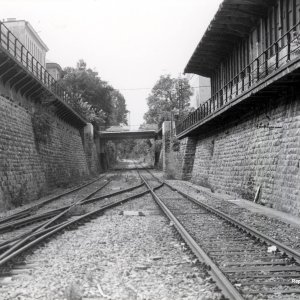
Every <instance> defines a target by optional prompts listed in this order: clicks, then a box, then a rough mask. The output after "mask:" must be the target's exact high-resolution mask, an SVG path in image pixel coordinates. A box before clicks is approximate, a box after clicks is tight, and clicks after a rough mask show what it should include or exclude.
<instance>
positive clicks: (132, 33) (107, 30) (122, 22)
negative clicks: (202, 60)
mask: <svg viewBox="0 0 300 300" xmlns="http://www.w3.org/2000/svg"><path fill="white" fill-rule="evenodd" d="M221 2H222V1H221V0H0V5H1V10H0V19H1V20H2V19H6V18H17V19H25V20H27V21H29V22H30V23H31V25H32V26H33V27H34V29H35V30H36V31H37V32H38V33H39V35H40V36H41V38H42V40H43V41H44V42H45V43H46V45H47V46H48V47H49V49H50V50H49V52H48V53H47V59H48V60H50V61H54V62H57V63H59V64H60V65H61V66H62V67H63V68H64V67H66V66H73V67H75V66H76V62H77V61H78V60H79V59H84V60H85V61H86V62H87V65H88V67H90V68H92V69H94V70H96V71H97V72H99V76H100V77H101V79H103V80H106V81H108V82H109V83H110V84H111V85H112V86H113V87H114V88H116V89H119V90H120V92H121V93H122V94H123V95H124V96H125V99H126V103H127V108H128V110H130V112H131V114H130V115H131V118H130V119H131V120H130V122H131V125H137V124H140V123H142V122H143V115H144V113H145V112H146V111H147V103H146V98H147V96H148V94H149V93H150V90H151V88H152V87H153V85H154V84H155V82H156V81H157V80H158V79H159V76H160V75H162V74H171V75H172V76H178V75H179V74H180V73H182V72H183V69H184V67H185V66H186V64H187V62H188V60H189V59H190V57H191V55H192V53H193V51H194V49H195V48H196V46H197V44H198V42H199V41H200V39H201V37H202V35H203V33H204V32H205V30H206V28H207V26H208V25H209V23H210V21H211V19H212V18H213V16H214V14H215V13H216V11H217V9H218V6H219V5H220V3H221ZM140 88H149V89H140ZM127 89H139V90H127Z"/></svg>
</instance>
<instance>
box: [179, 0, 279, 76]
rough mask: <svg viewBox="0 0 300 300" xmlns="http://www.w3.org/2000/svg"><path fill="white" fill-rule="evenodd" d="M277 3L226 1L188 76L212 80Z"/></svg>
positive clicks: (203, 41)
mask: <svg viewBox="0 0 300 300" xmlns="http://www.w3.org/2000/svg"><path fill="white" fill-rule="evenodd" d="M275 2H276V1H275V0H224V1H223V2H222V3H221V5H220V6H219V9H218V11H217V13H216V14H215V16H214V18H213V19H212V21H211V22H210V24H209V26H208V28H207V29H206V31H205V33H204V35H203V37H202V39H201V41H200V42H199V44H198V46H197V47H196V49H195V51H194V53H193V55H192V57H191V58H190V60H189V62H188V64H187V66H186V67H185V69H184V73H194V74H198V75H201V76H206V77H211V75H212V74H213V72H214V70H215V69H216V67H217V66H218V65H219V64H220V62H221V61H222V60H223V59H224V58H225V57H226V56H228V55H229V54H230V53H231V51H232V49H233V48H234V46H235V45H236V43H237V42H239V41H240V40H241V39H243V38H246V37H247V36H248V34H249V33H250V31H251V29H252V28H253V27H254V26H255V25H256V24H257V22H258V21H259V19H260V18H261V17H264V16H265V15H266V14H267V12H268V9H269V7H270V6H271V5H274V4H275Z"/></svg>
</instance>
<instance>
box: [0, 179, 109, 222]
mask: <svg viewBox="0 0 300 300" xmlns="http://www.w3.org/2000/svg"><path fill="white" fill-rule="evenodd" d="M105 176H106V175H101V176H98V177H97V178H96V179H92V180H90V181H88V182H87V183H84V184H81V185H79V186H76V187H75V188H72V189H71V190H68V191H66V192H63V193H61V194H59V195H56V196H53V197H51V198H50V199H47V200H45V201H43V202H41V203H38V204H34V205H33V206H31V207H29V208H26V209H24V210H22V211H20V212H17V213H15V214H12V215H10V216H7V217H4V218H1V219H0V224H2V223H5V222H7V221H10V220H12V219H14V218H20V217H22V215H23V214H24V215H25V214H27V215H30V213H31V211H32V210H35V209H37V208H40V207H42V206H44V205H45V204H48V203H50V202H52V201H54V200H57V199H59V198H61V197H63V196H65V195H68V194H71V193H73V192H75V191H78V190H80V189H82V188H84V187H86V186H88V185H91V184H92V183H94V182H96V181H97V180H100V179H102V178H103V177H105Z"/></svg>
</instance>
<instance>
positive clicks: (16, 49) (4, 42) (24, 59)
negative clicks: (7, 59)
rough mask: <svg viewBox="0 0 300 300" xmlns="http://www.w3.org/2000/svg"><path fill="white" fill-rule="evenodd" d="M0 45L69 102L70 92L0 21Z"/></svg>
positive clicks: (57, 94) (59, 96)
mask: <svg viewBox="0 0 300 300" xmlns="http://www.w3.org/2000/svg"><path fill="white" fill-rule="evenodd" d="M0 46H1V48H4V49H5V50H6V51H7V52H9V53H10V54H11V55H12V56H13V57H14V58H15V59H16V60H17V61H18V62H20V63H21V64H22V65H23V66H24V67H25V68H26V69H27V71H29V72H30V73H31V74H32V75H33V76H34V77H35V78H36V79H38V80H39V81H40V82H41V83H42V84H43V85H44V86H45V87H46V88H47V89H48V90H50V91H51V92H52V93H53V94H55V95H56V97H58V98H59V99H60V100H62V101H64V102H65V103H67V104H70V99H72V98H73V96H72V94H71V93H68V92H67V91H66V90H65V89H63V88H62V87H61V86H60V85H59V83H58V82H57V81H56V80H55V79H54V78H53V77H52V76H51V75H50V74H49V73H48V71H47V70H46V69H45V68H44V67H43V66H42V65H41V64H40V62H39V61H38V60H37V59H36V58H35V57H34V56H33V55H32V54H31V53H30V52H29V51H28V50H27V49H26V47H25V46H24V45H23V44H22V43H21V42H20V41H19V40H18V38H17V37H16V36H15V35H14V34H13V33H12V32H11V31H10V30H9V29H8V28H7V27H6V26H5V25H4V24H3V23H2V22H0Z"/></svg>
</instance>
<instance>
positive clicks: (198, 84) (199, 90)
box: [188, 74, 211, 108]
mask: <svg viewBox="0 0 300 300" xmlns="http://www.w3.org/2000/svg"><path fill="white" fill-rule="evenodd" d="M188 79H189V83H190V85H191V87H192V88H193V91H194V94H193V96H192V97H191V105H192V106H193V107H196V108H197V107H199V106H200V104H202V103H204V102H205V101H206V100H208V99H209V98H210V96H211V85H210V78H207V77H203V76H199V75H196V74H193V75H192V76H188Z"/></svg>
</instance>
